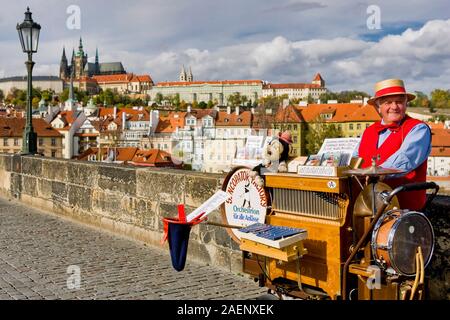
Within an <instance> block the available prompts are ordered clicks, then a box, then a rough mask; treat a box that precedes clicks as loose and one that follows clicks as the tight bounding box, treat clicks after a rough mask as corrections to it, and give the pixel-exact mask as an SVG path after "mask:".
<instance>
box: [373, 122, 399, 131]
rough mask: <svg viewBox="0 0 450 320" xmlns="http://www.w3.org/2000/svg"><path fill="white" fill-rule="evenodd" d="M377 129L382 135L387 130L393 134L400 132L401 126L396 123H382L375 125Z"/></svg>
mask: <svg viewBox="0 0 450 320" xmlns="http://www.w3.org/2000/svg"><path fill="white" fill-rule="evenodd" d="M375 129H376V130H377V132H378V133H380V132H381V131H384V130H386V129H389V130H391V131H392V132H397V131H398V130H400V125H399V124H397V123H395V122H394V123H391V124H381V122H380V123H378V124H376V125H375Z"/></svg>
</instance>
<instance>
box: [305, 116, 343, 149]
mask: <svg viewBox="0 0 450 320" xmlns="http://www.w3.org/2000/svg"><path fill="white" fill-rule="evenodd" d="M342 136H343V132H342V129H340V128H339V127H338V126H337V125H335V124H329V123H325V122H323V121H321V120H320V118H317V119H316V121H315V122H311V123H309V124H308V127H307V134H306V136H305V140H306V146H305V147H306V152H307V154H316V153H317V152H318V151H319V149H320V147H321V146H322V144H323V141H324V140H325V139H326V138H340V137H342Z"/></svg>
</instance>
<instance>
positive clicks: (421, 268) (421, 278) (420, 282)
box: [401, 246, 425, 300]
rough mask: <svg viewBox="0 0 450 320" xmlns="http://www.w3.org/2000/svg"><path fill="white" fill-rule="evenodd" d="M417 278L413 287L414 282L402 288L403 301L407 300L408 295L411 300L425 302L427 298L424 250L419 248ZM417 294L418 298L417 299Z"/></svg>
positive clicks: (408, 282)
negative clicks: (425, 293) (425, 291)
mask: <svg viewBox="0 0 450 320" xmlns="http://www.w3.org/2000/svg"><path fill="white" fill-rule="evenodd" d="M415 258H416V276H415V278H414V282H413V283H412V285H411V282H412V281H407V282H406V284H405V286H404V287H403V288H402V294H401V300H406V298H407V295H408V293H410V295H409V300H423V299H424V298H425V295H424V286H425V284H424V283H425V265H424V261H423V254H422V248H421V247H420V246H419V247H417V252H416V257H415ZM416 293H417V298H415V297H416Z"/></svg>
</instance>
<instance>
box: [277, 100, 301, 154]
mask: <svg viewBox="0 0 450 320" xmlns="http://www.w3.org/2000/svg"><path fill="white" fill-rule="evenodd" d="M272 128H273V131H274V134H275V135H278V133H279V132H283V131H285V130H289V131H290V132H291V135H292V141H293V143H292V150H291V152H290V153H289V156H291V157H296V156H299V155H301V154H302V151H303V150H304V148H305V146H304V141H303V140H304V139H302V137H303V132H304V130H305V122H304V120H303V117H302V115H301V111H300V110H299V109H297V108H296V107H294V106H282V107H280V108H278V110H277V112H276V114H275V116H274V118H273V123H272Z"/></svg>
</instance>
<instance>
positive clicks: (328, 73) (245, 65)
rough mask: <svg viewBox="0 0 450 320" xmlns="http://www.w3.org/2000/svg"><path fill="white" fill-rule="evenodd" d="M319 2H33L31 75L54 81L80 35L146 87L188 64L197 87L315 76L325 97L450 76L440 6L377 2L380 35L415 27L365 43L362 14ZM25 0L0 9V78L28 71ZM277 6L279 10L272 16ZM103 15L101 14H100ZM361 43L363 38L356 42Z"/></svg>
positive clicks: (434, 83) (418, 0)
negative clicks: (387, 81)
mask: <svg viewBox="0 0 450 320" xmlns="http://www.w3.org/2000/svg"><path fill="white" fill-rule="evenodd" d="M70 4H78V5H80V8H81V10H82V29H81V30H78V31H77V30H68V29H67V28H66V27H65V19H66V17H67V15H66V13H65V10H66V8H67V6H68V5H70ZM369 4H370V1H368V2H367V1H366V2H365V1H363V0H361V1H360V2H359V3H357V4H349V3H348V2H346V1H336V0H321V1H319V2H314V1H313V0H311V1H309V2H308V1H290V0H280V1H279V2H277V3H276V7H275V4H274V3H270V2H261V1H259V0H247V1H239V0H230V1H228V2H219V1H217V2H216V1H204V0H192V1H189V2H186V1H184V0H173V1H163V0H154V1H152V2H151V3H149V2H148V1H144V0H131V1H130V2H127V3H126V4H124V3H123V2H121V1H119V0H114V1H103V0H98V1H95V2H93V1H85V0H77V1H75V2H73V1H72V0H63V1H60V0H58V1H56V0H52V1H43V0H33V1H32V3H31V9H32V11H33V17H34V18H35V19H36V20H37V21H38V22H39V23H41V25H42V27H43V29H42V32H41V35H42V37H41V44H40V48H39V52H38V54H37V55H35V56H33V59H34V60H35V61H36V66H35V74H45V73H47V72H49V73H52V74H54V75H56V74H57V73H58V69H59V65H58V64H59V59H60V57H61V52H62V46H63V45H65V46H66V53H67V54H68V58H69V59H70V55H71V51H72V47H75V48H77V47H78V38H79V36H83V40H84V41H83V42H84V45H85V50H86V51H87V52H88V53H89V57H90V58H91V59H92V58H93V56H94V53H95V47H96V46H98V48H99V53H100V62H108V61H121V62H122V63H123V65H124V67H125V68H126V69H127V71H130V72H135V73H149V74H150V75H151V76H152V78H153V79H154V81H156V82H158V81H165V80H176V79H178V74H179V71H180V68H181V66H182V65H183V64H184V65H185V66H186V67H189V66H191V67H192V71H193V73H194V77H195V78H196V79H199V80H202V79H204V80H218V79H249V78H252V79H255V78H256V79H262V80H269V81H273V82H309V81H311V79H312V77H313V76H314V74H315V73H316V72H320V73H321V74H322V75H323V76H324V78H325V80H326V82H327V85H328V87H329V88H330V89H331V90H344V89H360V90H365V91H367V92H372V87H373V83H374V82H376V81H377V80H380V79H383V78H387V77H400V78H403V79H404V80H405V82H406V83H407V85H408V87H411V88H412V89H413V90H423V91H428V90H431V89H433V88H435V87H446V86H447V87H448V83H450V81H449V80H450V79H449V77H450V76H448V75H449V74H450V72H449V71H450V61H449V57H450V41H448V40H447V39H448V35H449V33H450V22H449V20H442V19H443V16H444V13H445V12H446V11H445V10H444V9H445V8H446V6H447V0H436V1H434V2H433V5H430V4H429V2H428V1H425V0H413V1H409V2H408V5H405V4H406V2H405V1H399V2H395V3H393V2H392V1H388V0H379V1H378V5H379V6H380V8H381V12H382V15H381V17H382V27H383V28H386V29H382V30H381V31H380V32H384V33H389V26H392V25H395V24H396V23H397V25H408V23H407V22H400V21H399V15H398V12H399V10H401V12H402V17H401V18H402V19H403V20H402V21H411V22H413V23H412V25H415V26H417V25H421V24H423V23H424V22H425V21H428V22H427V23H425V24H424V25H423V26H422V27H421V28H419V29H418V30H413V29H408V30H406V31H404V32H403V33H401V34H398V35H388V34H387V35H386V36H384V37H382V38H381V39H380V40H372V41H364V40H359V37H360V36H361V37H362V35H364V36H366V35H369V36H370V37H369V38H370V39H375V38H374V37H372V36H373V35H374V34H376V33H371V31H369V30H367V28H366V24H365V23H366V19H367V14H366V8H367V6H368V5H369ZM26 6H27V2H26V1H25V0H17V1H15V2H6V3H5V4H3V6H2V11H1V12H0V27H1V28H0V39H1V43H2V50H0V70H3V72H4V75H5V76H12V75H23V74H25V73H26V71H25V66H24V61H25V60H26V56H25V55H24V54H23V53H21V51H20V48H19V44H18V39H17V34H16V32H15V24H16V23H17V22H18V21H19V20H21V19H23V12H24V8H26ZM275 9H277V10H275ZM100 12H101V15H99V13H100ZM363 38H364V39H367V37H363Z"/></svg>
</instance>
